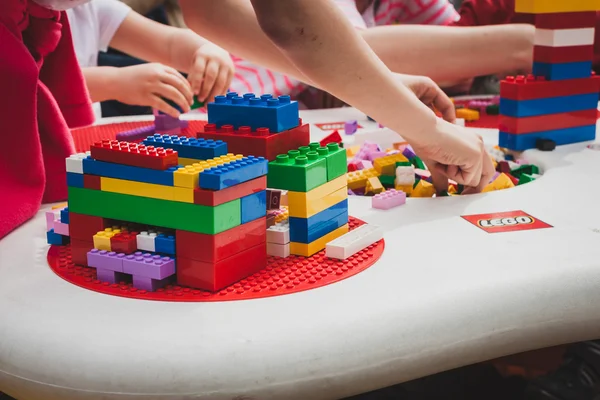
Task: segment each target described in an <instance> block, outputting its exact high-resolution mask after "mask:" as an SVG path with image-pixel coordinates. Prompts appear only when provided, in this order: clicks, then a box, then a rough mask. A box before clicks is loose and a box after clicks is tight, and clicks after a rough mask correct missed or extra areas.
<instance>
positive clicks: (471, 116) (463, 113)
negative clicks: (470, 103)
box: [456, 108, 479, 121]
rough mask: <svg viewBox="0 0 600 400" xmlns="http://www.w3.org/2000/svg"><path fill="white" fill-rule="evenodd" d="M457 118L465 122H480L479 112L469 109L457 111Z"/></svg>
mask: <svg viewBox="0 0 600 400" xmlns="http://www.w3.org/2000/svg"><path fill="white" fill-rule="evenodd" d="M456 118H461V119H464V120H465V121H478V120H479V111H475V110H469V109H468V108H458V109H456Z"/></svg>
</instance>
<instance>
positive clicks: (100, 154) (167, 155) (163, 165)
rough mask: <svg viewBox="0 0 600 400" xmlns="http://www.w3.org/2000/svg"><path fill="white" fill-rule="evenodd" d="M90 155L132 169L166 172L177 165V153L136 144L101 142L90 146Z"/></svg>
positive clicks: (114, 141)
mask: <svg viewBox="0 0 600 400" xmlns="http://www.w3.org/2000/svg"><path fill="white" fill-rule="evenodd" d="M90 155H91V156H92V158H93V159H96V160H98V161H105V162H110V163H116V164H124V165H129V166H132V167H141V168H149V169H155V170H166V169H168V168H170V167H175V166H176V165H177V152H176V151H174V150H172V149H163V148H160V147H158V148H156V147H153V146H145V145H141V144H137V143H130V142H119V141H118V140H103V141H102V142H97V143H94V144H93V145H92V146H91V152H90Z"/></svg>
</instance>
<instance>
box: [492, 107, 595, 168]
mask: <svg viewBox="0 0 600 400" xmlns="http://www.w3.org/2000/svg"><path fill="white" fill-rule="evenodd" d="M597 118H598V111H597V110H596V109H591V110H583V111H573V112H568V113H560V114H548V115H540V116H537V117H524V118H515V117H508V116H506V115H500V116H499V119H498V129H500V131H502V132H506V133H511V134H513V135H519V134H526V133H533V132H542V131H548V130H555V129H565V128H575V127H578V126H587V125H594V124H595V123H596V120H597ZM502 172H504V171H502ZM509 172H510V171H509Z"/></svg>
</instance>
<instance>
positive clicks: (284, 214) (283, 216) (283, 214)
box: [275, 206, 290, 222]
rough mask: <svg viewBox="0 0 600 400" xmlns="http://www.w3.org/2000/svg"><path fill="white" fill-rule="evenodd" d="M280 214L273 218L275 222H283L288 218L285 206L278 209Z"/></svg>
mask: <svg viewBox="0 0 600 400" xmlns="http://www.w3.org/2000/svg"><path fill="white" fill-rule="evenodd" d="M279 210H281V211H282V212H281V213H280V214H277V215H276V216H275V222H283V221H285V220H286V219H288V218H289V217H290V212H289V208H288V207H286V206H281V207H279Z"/></svg>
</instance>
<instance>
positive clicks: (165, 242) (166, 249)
mask: <svg viewBox="0 0 600 400" xmlns="http://www.w3.org/2000/svg"><path fill="white" fill-rule="evenodd" d="M154 246H155V251H156V252H157V253H163V254H172V255H173V254H175V236H173V235H165V234H164V233H160V234H158V236H156V239H154Z"/></svg>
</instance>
